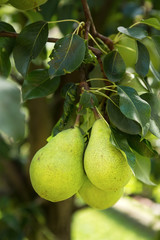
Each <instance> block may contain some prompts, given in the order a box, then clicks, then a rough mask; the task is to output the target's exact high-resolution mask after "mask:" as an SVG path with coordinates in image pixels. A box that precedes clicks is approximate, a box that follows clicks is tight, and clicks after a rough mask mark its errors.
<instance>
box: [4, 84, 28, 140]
mask: <svg viewBox="0 0 160 240" xmlns="http://www.w3.org/2000/svg"><path fill="white" fill-rule="evenodd" d="M0 86H1V87H0V113H1V114H0V132H2V133H5V134H6V135H7V136H8V137H12V138H13V139H14V140H18V139H20V138H22V137H23V135H24V114H23V113H22V111H21V109H20V91H19V89H18V87H17V86H16V85H15V84H13V83H11V82H8V81H4V80H2V79H0Z"/></svg>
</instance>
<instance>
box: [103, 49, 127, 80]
mask: <svg viewBox="0 0 160 240" xmlns="http://www.w3.org/2000/svg"><path fill="white" fill-rule="evenodd" d="M103 66H104V71H105V74H106V76H107V78H108V79H109V80H111V81H113V82H118V81H119V80H121V78H122V77H123V75H124V73H125V70H126V66H125V63H124V61H123V59H122V57H121V55H120V54H119V53H118V52H117V51H112V52H110V53H108V54H107V55H106V56H105V58H104V61H103Z"/></svg>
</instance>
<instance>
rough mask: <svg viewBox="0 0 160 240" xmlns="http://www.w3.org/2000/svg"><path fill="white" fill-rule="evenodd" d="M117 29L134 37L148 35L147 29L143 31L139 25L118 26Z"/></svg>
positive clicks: (140, 37) (140, 38) (138, 37)
mask: <svg viewBox="0 0 160 240" xmlns="http://www.w3.org/2000/svg"><path fill="white" fill-rule="evenodd" d="M118 31H119V32H121V33H123V34H125V35H127V36H129V37H132V38H134V39H139V40H142V39H143V38H145V37H147V36H148V33H147V31H145V30H144V29H143V28H141V27H132V28H125V27H118Z"/></svg>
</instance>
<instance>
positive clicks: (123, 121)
mask: <svg viewBox="0 0 160 240" xmlns="http://www.w3.org/2000/svg"><path fill="white" fill-rule="evenodd" d="M111 99H112V101H113V102H114V103H115V104H114V103H113V102H112V101H111V100H108V102H107V112H108V116H109V119H110V121H111V122H112V124H113V125H114V126H116V127H117V128H118V129H119V130H120V131H122V132H125V133H128V134H140V133H141V127H140V125H139V124H138V123H137V122H135V121H133V120H131V119H129V118H127V117H126V116H125V115H124V114H123V113H122V112H121V111H120V107H119V96H118V95H114V96H112V97H111Z"/></svg>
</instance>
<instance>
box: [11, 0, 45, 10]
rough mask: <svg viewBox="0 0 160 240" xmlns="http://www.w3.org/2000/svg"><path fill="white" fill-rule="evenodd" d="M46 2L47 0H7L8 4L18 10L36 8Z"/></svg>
mask: <svg viewBox="0 0 160 240" xmlns="http://www.w3.org/2000/svg"><path fill="white" fill-rule="evenodd" d="M45 2H47V0H9V3H10V4H11V5H12V6H13V7H15V8H18V9H20V10H29V9H32V8H36V7H38V6H40V5H42V4H44V3H45Z"/></svg>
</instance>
